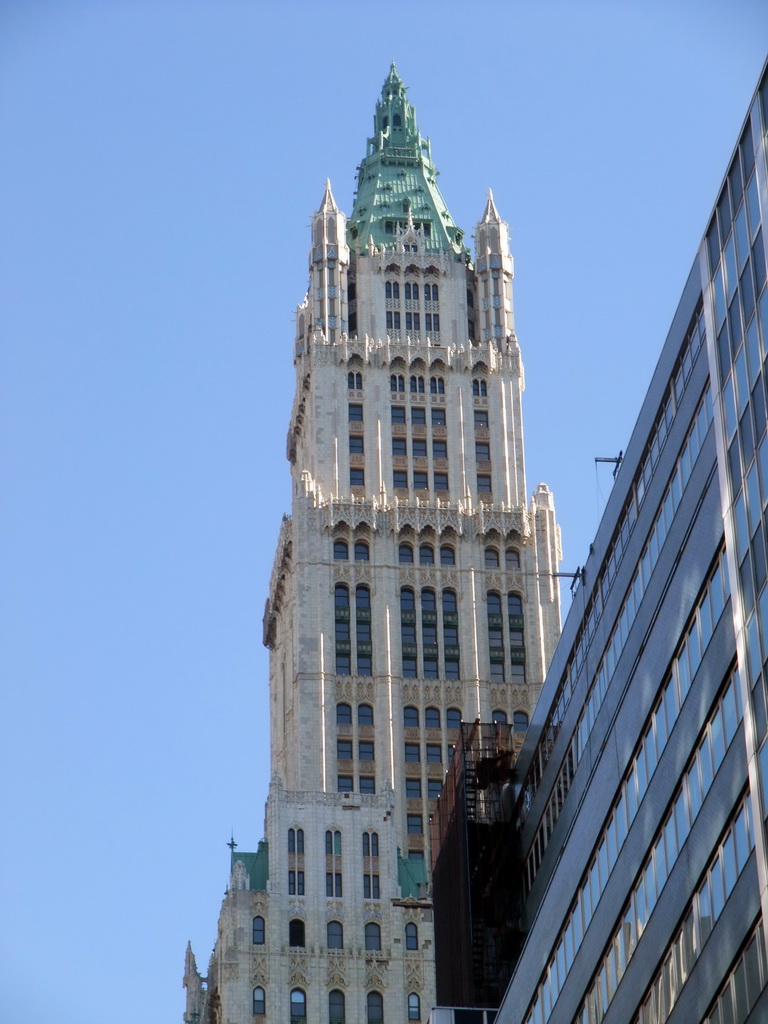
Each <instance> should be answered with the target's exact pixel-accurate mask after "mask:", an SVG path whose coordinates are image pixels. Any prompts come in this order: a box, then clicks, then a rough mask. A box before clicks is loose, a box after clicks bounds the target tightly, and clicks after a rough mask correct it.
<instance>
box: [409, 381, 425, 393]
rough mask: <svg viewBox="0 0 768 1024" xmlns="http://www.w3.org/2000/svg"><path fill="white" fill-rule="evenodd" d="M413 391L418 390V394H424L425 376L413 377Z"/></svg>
mask: <svg viewBox="0 0 768 1024" xmlns="http://www.w3.org/2000/svg"><path fill="white" fill-rule="evenodd" d="M411 391H412V392H418V394H420V395H423V394H424V378H423V377H411Z"/></svg>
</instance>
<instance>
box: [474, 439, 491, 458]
mask: <svg viewBox="0 0 768 1024" xmlns="http://www.w3.org/2000/svg"><path fill="white" fill-rule="evenodd" d="M475 458H476V459H477V461H478V462H490V459H491V446H490V444H489V443H488V442H487V441H475Z"/></svg>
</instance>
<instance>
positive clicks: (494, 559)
mask: <svg viewBox="0 0 768 1024" xmlns="http://www.w3.org/2000/svg"><path fill="white" fill-rule="evenodd" d="M485 568H486V569H498V568H499V552H498V551H497V550H496V548H486V549H485Z"/></svg>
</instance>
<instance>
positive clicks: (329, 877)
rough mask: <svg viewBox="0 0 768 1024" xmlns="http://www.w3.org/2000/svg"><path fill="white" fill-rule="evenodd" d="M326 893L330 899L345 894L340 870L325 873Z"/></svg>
mask: <svg viewBox="0 0 768 1024" xmlns="http://www.w3.org/2000/svg"><path fill="white" fill-rule="evenodd" d="M325 895H326V896H327V897H328V898H329V899H330V898H331V897H333V896H337V897H340V896H342V895H343V893H342V886H341V872H340V871H326V873H325Z"/></svg>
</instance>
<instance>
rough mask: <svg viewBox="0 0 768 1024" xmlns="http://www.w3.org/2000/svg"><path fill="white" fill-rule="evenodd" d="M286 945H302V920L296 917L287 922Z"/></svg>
mask: <svg viewBox="0 0 768 1024" xmlns="http://www.w3.org/2000/svg"><path fill="white" fill-rule="evenodd" d="M288 945H289V946H303V945H304V922H303V921H300V920H299V918H298V917H295V918H294V919H293V920H292V921H290V922H289V924H288Z"/></svg>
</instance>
